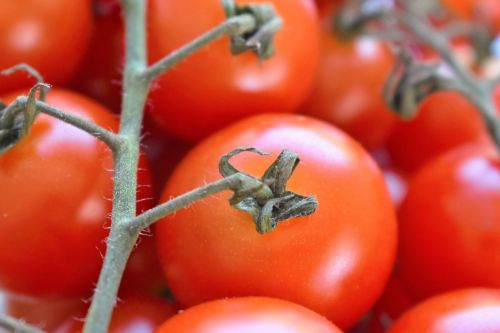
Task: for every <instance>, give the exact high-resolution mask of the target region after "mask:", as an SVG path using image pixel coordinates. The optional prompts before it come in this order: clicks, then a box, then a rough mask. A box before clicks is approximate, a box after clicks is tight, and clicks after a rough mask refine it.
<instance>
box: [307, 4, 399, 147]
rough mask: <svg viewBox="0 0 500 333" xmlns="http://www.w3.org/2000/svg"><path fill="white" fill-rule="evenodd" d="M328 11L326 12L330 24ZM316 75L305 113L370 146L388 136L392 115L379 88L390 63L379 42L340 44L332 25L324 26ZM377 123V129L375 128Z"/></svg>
mask: <svg viewBox="0 0 500 333" xmlns="http://www.w3.org/2000/svg"><path fill="white" fill-rule="evenodd" d="M331 15H332V11H326V14H325V20H327V21H326V22H330V21H331V18H330V16H331ZM321 42H322V44H321V46H322V49H321V58H320V71H319V75H318V77H317V80H316V85H315V88H314V91H313V93H312V94H311V96H310V97H309V99H308V101H307V103H306V105H305V106H304V108H303V111H304V113H306V114H308V115H312V116H314V117H317V118H320V119H323V120H326V121H328V122H331V123H332V124H335V125H337V126H339V127H340V128H342V129H343V130H345V131H346V132H347V133H349V134H350V135H352V136H353V137H354V138H356V139H357V140H359V141H360V142H361V143H362V144H363V145H365V146H366V147H368V148H376V147H377V146H379V145H381V144H383V143H384V142H385V141H386V139H387V138H388V137H389V135H390V132H391V130H392V128H393V126H394V124H395V122H396V116H395V115H394V114H393V113H392V112H391V111H390V110H389V109H388V107H387V106H386V105H385V102H384V100H383V96H382V87H383V85H384V83H385V80H386V78H387V76H388V74H389V72H390V71H391V69H392V66H393V64H394V57H393V55H392V53H391V52H390V50H389V49H388V47H387V45H385V44H384V43H383V42H381V41H379V40H376V39H373V38H369V37H360V38H359V39H355V40H353V41H341V40H339V39H337V38H336V37H335V36H334V35H333V32H332V29H331V24H326V25H325V27H324V28H323V32H322V38H321ZM374 124H376V126H374Z"/></svg>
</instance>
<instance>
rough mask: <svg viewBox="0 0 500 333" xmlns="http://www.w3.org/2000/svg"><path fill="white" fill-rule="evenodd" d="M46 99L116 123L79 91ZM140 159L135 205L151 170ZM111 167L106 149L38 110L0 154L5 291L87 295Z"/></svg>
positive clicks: (142, 203) (0, 281)
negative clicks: (21, 133)
mask: <svg viewBox="0 0 500 333" xmlns="http://www.w3.org/2000/svg"><path fill="white" fill-rule="evenodd" d="M19 94H21V93H17V94H13V95H10V96H6V97H5V98H1V99H2V100H4V101H11V100H12V99H14V97H15V96H17V95H19ZM47 102H48V103H49V104H51V105H54V106H56V107H59V108H61V109H63V110H66V111H68V112H72V113H75V114H77V115H79V116H81V117H85V118H88V119H90V120H92V121H94V122H95V123H97V124H99V125H100V126H103V127H104V128H107V129H110V130H116V129H117V127H118V122H117V119H116V117H115V116H114V115H113V114H111V113H110V112H109V111H108V110H107V109H105V108H104V107H102V106H100V105H99V104H97V103H95V102H94V101H92V100H89V99H87V98H86V97H83V96H80V95H78V94H75V93H72V92H69V91H65V90H57V89H55V90H52V91H50V92H49V94H48V96H47ZM142 163H143V162H141V166H140V168H139V172H138V177H139V186H138V210H143V209H144V208H147V207H149V206H150V204H151V200H150V199H151V187H150V186H151V185H150V174H149V170H148V168H147V165H144V164H142ZM112 168H113V164H112V155H111V151H110V150H109V149H108V148H107V147H106V146H105V145H104V144H103V143H102V142H101V141H99V140H97V139H95V138H94V137H92V136H90V135H89V134H87V133H85V132H83V131H81V130H79V129H76V128H74V127H72V126H71V125H68V124H66V123H64V122H62V121H60V120H57V119H54V118H52V117H49V116H46V115H43V114H41V115H40V116H39V117H38V118H37V120H36V121H35V123H34V125H33V127H32V129H31V132H30V134H29V135H28V136H27V137H25V138H24V139H23V140H21V141H20V142H19V143H18V144H17V145H16V146H15V147H13V148H11V149H10V150H8V151H6V152H5V153H4V154H3V155H1V156H0V183H1V184H2V186H1V187H0V212H1V213H0V220H1V223H0V285H1V286H2V287H3V288H5V289H7V290H8V291H9V292H13V293H20V294H26V295H32V296H47V297H48V296H68V297H69V296H78V297H81V296H87V295H88V294H89V293H90V292H91V290H92V288H93V283H94V282H95V281H96V279H97V276H98V273H99V270H100V267H101V264H102V253H104V249H105V243H104V240H105V238H106V236H107V234H108V230H107V227H106V226H107V225H109V215H110V212H111V200H110V198H111V197H112V186H113V180H112V177H113V175H112ZM14 249H15V250H14Z"/></svg>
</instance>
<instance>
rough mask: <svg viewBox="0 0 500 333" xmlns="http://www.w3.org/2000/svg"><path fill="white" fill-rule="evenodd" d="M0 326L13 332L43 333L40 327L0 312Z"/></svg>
mask: <svg viewBox="0 0 500 333" xmlns="http://www.w3.org/2000/svg"><path fill="white" fill-rule="evenodd" d="M0 327H1V328H4V329H6V330H8V331H9V332H14V333H45V331H42V330H41V329H39V328H37V327H35V326H31V325H29V324H26V323H25V322H24V321H22V320H19V319H16V318H12V317H10V316H8V315H6V314H3V313H2V314H0Z"/></svg>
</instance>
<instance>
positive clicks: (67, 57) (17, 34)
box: [0, 0, 92, 93]
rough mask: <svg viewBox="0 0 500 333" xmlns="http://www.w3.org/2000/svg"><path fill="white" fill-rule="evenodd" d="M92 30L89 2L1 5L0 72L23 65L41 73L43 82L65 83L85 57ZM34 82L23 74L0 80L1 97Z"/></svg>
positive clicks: (31, 0)
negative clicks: (25, 64) (22, 63)
mask: <svg viewBox="0 0 500 333" xmlns="http://www.w3.org/2000/svg"><path fill="white" fill-rule="evenodd" d="M70 13H73V14H74V15H70ZM91 30H92V7H91V2H90V0H72V1H67V0H51V1H47V0H23V1H2V2H1V4H0V49H1V50H2V52H1V55H0V70H2V69H6V68H8V67H11V66H13V65H16V64H18V63H21V62H24V63H28V64H29V65H31V66H33V67H34V68H36V69H37V70H38V71H40V73H41V74H42V75H43V76H44V79H45V81H46V82H48V83H51V84H56V85H57V84H62V83H65V82H66V81H68V79H70V77H71V76H72V74H73V73H74V72H75V70H76V69H77V67H78V65H79V63H80V61H81V59H82V57H83V55H84V53H85V50H86V48H87V45H88V42H89V38H90V33H91ZM34 82H35V80H34V79H27V75H26V74H24V73H19V74H15V75H11V76H8V77H3V76H0V93H5V92H8V91H11V90H13V89H17V88H21V87H29V86H31V85H33V83H34Z"/></svg>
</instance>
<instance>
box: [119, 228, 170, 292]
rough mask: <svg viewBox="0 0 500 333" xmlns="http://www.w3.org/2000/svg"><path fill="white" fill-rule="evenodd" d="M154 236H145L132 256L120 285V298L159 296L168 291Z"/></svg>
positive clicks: (139, 241)
mask: <svg viewBox="0 0 500 333" xmlns="http://www.w3.org/2000/svg"><path fill="white" fill-rule="evenodd" d="M155 244H156V243H155V239H154V237H153V235H143V236H142V237H141V238H140V239H139V240H138V242H137V245H136V248H135V249H134V251H133V252H132V254H131V255H130V259H129V261H128V262H127V267H126V269H125V272H124V273H123V279H122V283H121V285H120V293H119V295H120V297H122V296H125V297H128V296H131V295H132V296H137V295H150V296H159V295H161V293H162V292H163V291H164V290H165V289H166V286H165V282H164V278H163V272H162V269H161V267H160V262H159V259H158V254H157V252H156V245H155Z"/></svg>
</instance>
